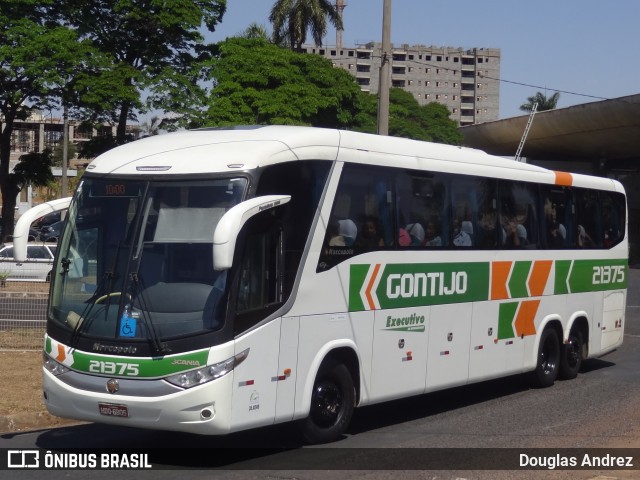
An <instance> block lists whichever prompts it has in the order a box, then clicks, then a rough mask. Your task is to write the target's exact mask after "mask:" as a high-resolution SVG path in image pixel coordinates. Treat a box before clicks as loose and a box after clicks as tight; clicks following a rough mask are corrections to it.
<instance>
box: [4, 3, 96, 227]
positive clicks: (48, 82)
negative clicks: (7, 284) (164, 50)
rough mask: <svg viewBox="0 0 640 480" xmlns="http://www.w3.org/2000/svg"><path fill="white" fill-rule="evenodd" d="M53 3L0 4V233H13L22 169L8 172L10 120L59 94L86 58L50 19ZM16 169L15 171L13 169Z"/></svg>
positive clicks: (69, 33) (73, 39) (72, 37)
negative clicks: (0, 226) (0, 203)
mask: <svg viewBox="0 0 640 480" xmlns="http://www.w3.org/2000/svg"><path fill="white" fill-rule="evenodd" d="M53 5H54V2H53V0H0V26H1V27H0V117H1V122H2V128H1V133H0V189H1V190H2V235H3V236H4V238H6V236H8V235H11V234H12V233H13V227H14V212H15V205H16V196H17V193H18V192H19V190H18V191H16V188H17V187H18V186H19V185H21V184H23V180H24V181H27V180H25V178H26V177H25V175H27V174H28V172H27V171H23V172H21V173H19V174H18V176H16V173H17V172H15V170H14V172H11V168H10V160H11V137H12V135H13V133H14V128H15V122H16V121H17V120H25V119H27V118H28V116H29V114H30V112H31V111H32V110H34V109H40V108H46V107H47V106H48V105H50V104H52V103H55V101H56V98H59V96H60V93H61V92H60V90H59V88H60V86H62V85H65V83H66V82H67V81H68V80H69V78H70V77H69V75H70V72H72V71H73V70H74V69H75V68H76V67H77V65H79V64H80V63H82V62H85V61H86V60H87V57H86V56H85V55H80V56H79V57H78V56H77V55H78V52H79V49H85V48H86V47H87V45H86V44H84V43H82V42H78V38H77V36H76V34H75V32H74V30H72V29H70V28H67V27H65V26H60V25H58V24H56V23H55V22H54V21H53V20H54V17H53V14H52V10H51V8H52V6H53ZM16 168H18V167H16Z"/></svg>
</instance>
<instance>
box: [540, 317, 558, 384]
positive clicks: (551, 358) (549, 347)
mask: <svg viewBox="0 0 640 480" xmlns="http://www.w3.org/2000/svg"><path fill="white" fill-rule="evenodd" d="M559 370H560V340H559V339H558V335H557V334H556V332H555V330H554V329H553V328H545V329H544V331H543V332H542V335H540V346H539V347H538V363H537V365H536V369H535V370H534V371H533V383H534V385H535V386H537V387H541V388H545V387H550V386H551V385H553V383H554V382H555V381H556V378H557V377H558V371H559Z"/></svg>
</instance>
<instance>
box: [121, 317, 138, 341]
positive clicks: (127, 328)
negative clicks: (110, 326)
mask: <svg viewBox="0 0 640 480" xmlns="http://www.w3.org/2000/svg"><path fill="white" fill-rule="evenodd" d="M136 323H137V321H136V319H135V318H132V317H129V316H127V315H123V316H122V319H121V320H120V336H121V337H135V336H136Z"/></svg>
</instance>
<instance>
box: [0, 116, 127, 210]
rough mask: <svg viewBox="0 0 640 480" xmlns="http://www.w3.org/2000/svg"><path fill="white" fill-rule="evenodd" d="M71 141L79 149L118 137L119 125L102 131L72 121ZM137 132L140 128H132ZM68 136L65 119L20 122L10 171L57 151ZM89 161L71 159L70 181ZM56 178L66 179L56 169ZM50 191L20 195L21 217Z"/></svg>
mask: <svg viewBox="0 0 640 480" xmlns="http://www.w3.org/2000/svg"><path fill="white" fill-rule="evenodd" d="M68 127H69V141H70V142H72V143H74V144H76V145H78V144H80V143H82V142H86V141H88V140H90V139H91V138H94V137H97V136H102V135H113V136H115V134H116V126H115V125H101V126H100V127H98V128H95V127H92V126H87V125H86V124H83V123H82V122H79V121H77V120H69V121H68ZM2 128H3V120H2V118H1V117H0V130H1V129H2ZM131 128H132V129H135V128H136V127H131ZM63 135H64V122H63V120H62V118H55V117H53V116H45V115H43V114H42V113H37V112H36V113H34V114H32V115H31V116H30V117H29V118H28V119H27V120H16V121H15V123H14V126H13V132H12V135H11V154H10V165H9V170H10V171H12V170H13V168H14V167H15V166H16V164H17V163H18V161H19V160H20V156H22V155H24V154H25V153H31V152H35V153H39V152H42V151H43V150H44V149H45V148H49V149H52V150H53V149H54V148H56V147H57V146H58V145H60V144H62V139H63ZM87 162H88V160H87V159H77V158H70V159H69V169H68V170H67V176H68V177H75V176H77V167H78V166H82V164H85V163H87ZM52 173H53V175H54V177H56V178H59V177H61V176H62V169H61V168H54V169H52ZM45 190H46V188H40V189H32V187H31V186H27V187H25V188H24V190H23V191H22V192H21V193H20V195H19V198H18V199H17V208H18V213H22V212H23V211H25V210H27V209H28V208H30V207H31V206H33V205H35V204H38V203H41V202H42V201H45V200H46V198H44V197H45V195H44V193H45Z"/></svg>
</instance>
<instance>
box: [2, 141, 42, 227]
mask: <svg viewBox="0 0 640 480" xmlns="http://www.w3.org/2000/svg"><path fill="white" fill-rule="evenodd" d="M52 165H53V154H52V151H51V150H50V149H48V148H45V149H44V151H42V152H39V153H35V152H32V153H26V154H24V155H21V156H20V159H19V160H18V164H17V165H16V166H15V168H14V169H13V172H11V173H10V174H9V175H8V177H7V181H6V183H5V185H4V188H3V192H4V191H5V190H6V191H7V194H8V195H11V196H13V198H14V199H15V198H16V197H17V196H18V194H19V193H20V192H21V191H22V189H23V188H24V187H25V186H26V185H28V184H31V185H33V186H35V187H44V186H46V185H47V184H48V183H49V182H52V181H53V174H52V173H51V167H52ZM14 206H15V202H14ZM11 233H13V229H12V230H11ZM7 235H9V233H7Z"/></svg>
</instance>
